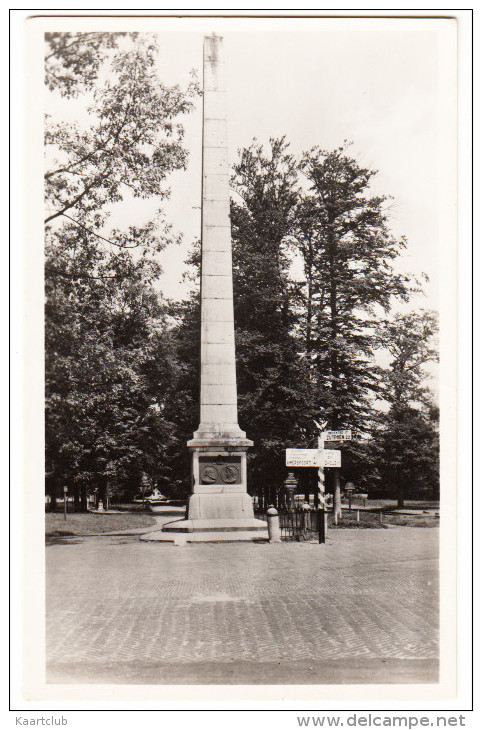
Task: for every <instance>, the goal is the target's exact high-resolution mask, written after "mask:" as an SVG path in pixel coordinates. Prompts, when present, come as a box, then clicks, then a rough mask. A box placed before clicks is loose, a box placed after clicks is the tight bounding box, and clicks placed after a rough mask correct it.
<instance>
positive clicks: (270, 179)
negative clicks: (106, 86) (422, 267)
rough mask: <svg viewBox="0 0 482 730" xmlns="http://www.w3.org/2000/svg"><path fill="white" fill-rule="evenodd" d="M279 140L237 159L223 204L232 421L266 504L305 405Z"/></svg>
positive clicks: (300, 428) (288, 159)
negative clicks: (226, 211) (227, 236)
mask: <svg viewBox="0 0 482 730" xmlns="http://www.w3.org/2000/svg"><path fill="white" fill-rule="evenodd" d="M287 147H288V145H287V144H286V142H285V140H284V139H279V140H274V139H272V140H270V147H269V149H268V151H267V152H265V151H264V149H263V147H262V145H259V144H257V143H256V142H254V143H253V144H252V145H251V146H250V147H249V148H247V149H244V150H242V151H241V152H240V155H239V159H238V162H237V163H236V164H235V166H234V174H233V179H232V187H233V189H234V190H235V191H236V193H237V195H238V196H239V199H240V201H241V202H240V203H237V202H234V201H233V202H232V204H231V224H232V238H233V286H234V319H235V328H236V355H237V378H238V403H239V420H240V424H241V426H242V428H244V429H245V430H246V431H247V433H248V436H249V437H250V438H252V439H253V440H254V443H255V445H254V448H253V449H252V451H251V452H250V483H251V485H252V487H253V488H254V489H255V490H256V491H257V492H258V494H260V495H262V494H263V493H266V496H267V498H268V499H269V500H270V501H273V500H275V498H276V497H275V493H274V491H273V489H272V488H271V490H269V489H268V490H267V489H266V488H267V486H270V487H272V485H278V486H281V485H282V483H283V477H284V469H285V467H284V458H283V457H284V449H285V448H286V447H287V446H290V445H298V444H299V442H300V440H302V441H303V440H305V439H306V437H307V435H306V421H307V419H309V415H308V414H309V412H310V409H311V402H310V400H309V393H308V390H307V377H306V375H307V373H306V368H305V367H304V363H303V360H302V359H301V358H300V353H299V348H298V342H297V338H296V336H295V334H294V328H295V319H294V309H293V304H292V302H293V296H294V294H295V286H294V284H293V282H292V281H291V280H290V277H289V268H290V263H291V262H290V256H289V248H288V238H289V236H290V235H291V233H292V228H293V224H294V220H295V216H296V209H297V205H298V199H299V192H298V183H297V173H296V163H295V160H294V158H293V157H292V156H291V155H290V154H289V153H288V151H287Z"/></svg>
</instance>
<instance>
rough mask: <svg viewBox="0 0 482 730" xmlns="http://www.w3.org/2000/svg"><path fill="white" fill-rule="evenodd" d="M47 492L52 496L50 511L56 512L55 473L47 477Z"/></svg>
mask: <svg viewBox="0 0 482 730" xmlns="http://www.w3.org/2000/svg"><path fill="white" fill-rule="evenodd" d="M45 482H46V487H47V490H46V491H47V494H48V495H49V497H50V505H49V511H50V512H55V510H56V509H57V480H56V478H55V475H54V474H51V475H49V476H47V477H46V479H45Z"/></svg>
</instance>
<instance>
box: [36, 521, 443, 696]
mask: <svg viewBox="0 0 482 730" xmlns="http://www.w3.org/2000/svg"><path fill="white" fill-rule="evenodd" d="M47 679H48V681H49V682H56V683H70V682H76V683H79V682H80V683H83V682H88V683H94V684H95V683H105V682H108V683H128V684H131V683H132V684H171V683H187V684H190V683H201V684H204V683H220V684H233V683H234V684H235V683H240V684H279V683H282V684H299V683H302V684H332V683H335V684H338V683H361V684H365V683H370V684H371V683H420V682H436V681H437V679H438V529H415V528H391V529H387V530H338V531H335V530H333V531H332V532H331V533H330V536H329V540H328V542H327V543H326V545H318V544H311V543H282V544H277V545H276V544H273V545H269V544H253V543H226V544H190V545H189V544H188V545H185V546H183V547H177V546H173V545H172V544H162V543H148V542H141V541H139V540H138V538H137V537H130V538H126V537H123V538H120V537H92V538H85V539H77V540H73V541H67V540H66V541H64V542H62V541H60V542H56V543H55V544H51V545H49V546H48V547H47Z"/></svg>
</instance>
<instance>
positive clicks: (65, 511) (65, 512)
mask: <svg viewBox="0 0 482 730" xmlns="http://www.w3.org/2000/svg"><path fill="white" fill-rule="evenodd" d="M68 491H69V488H68V487H64V520H66V519H67V492H68Z"/></svg>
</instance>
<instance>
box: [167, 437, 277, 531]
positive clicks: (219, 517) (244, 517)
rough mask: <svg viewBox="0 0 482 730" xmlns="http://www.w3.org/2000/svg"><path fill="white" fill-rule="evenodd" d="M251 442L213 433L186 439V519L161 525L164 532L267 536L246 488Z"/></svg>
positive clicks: (265, 526)
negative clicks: (188, 471) (189, 463)
mask: <svg viewBox="0 0 482 730" xmlns="http://www.w3.org/2000/svg"><path fill="white" fill-rule="evenodd" d="M198 433H199V432H198ZM198 433H197V434H196V435H195V436H196V437H197V436H198ZM240 433H242V432H240ZM240 442H241V444H240ZM251 443H252V442H251V441H249V440H248V439H246V438H240V439H235V438H231V439H226V440H223V441H221V440H220V439H218V438H216V439H215V438H212V437H211V438H194V439H192V440H191V441H189V442H188V447H189V448H190V450H191V452H192V484H193V487H192V494H191V497H190V498H189V505H188V511H187V519H185V520H179V521H177V522H171V523H169V524H168V525H164V527H163V532H165V533H188V534H189V535H192V534H193V533H197V534H198V537H197V539H196V541H199V540H202V539H203V535H205V539H206V541H208V540H215V539H217V533H236V534H235V536H234V537H233V539H236V540H263V539H268V527H267V524H266V522H264V521H263V520H257V519H255V517H254V512H253V502H252V499H251V497H250V496H249V494H248V492H247V470H246V449H247V448H248V446H250V445H251ZM219 537H220V535H219ZM225 537H226V535H225Z"/></svg>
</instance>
